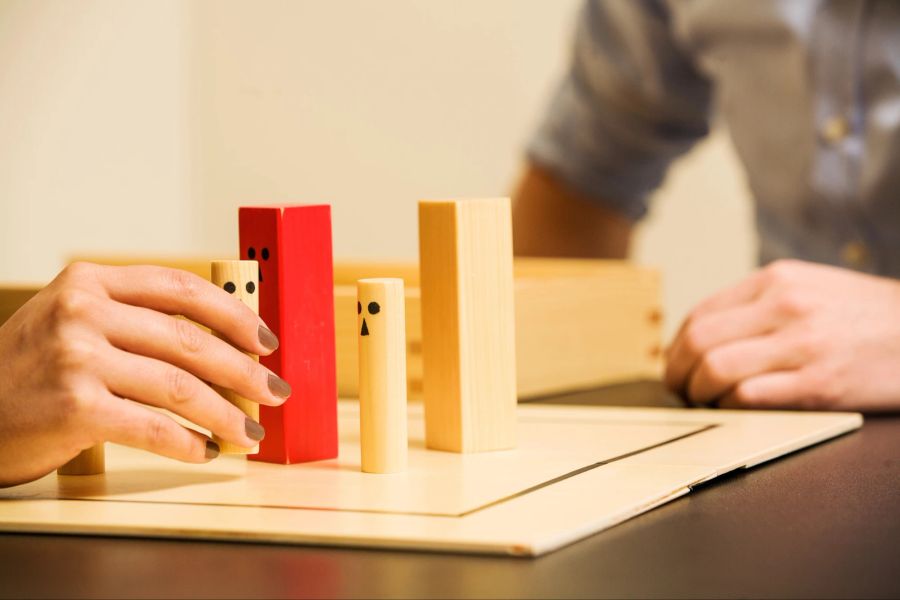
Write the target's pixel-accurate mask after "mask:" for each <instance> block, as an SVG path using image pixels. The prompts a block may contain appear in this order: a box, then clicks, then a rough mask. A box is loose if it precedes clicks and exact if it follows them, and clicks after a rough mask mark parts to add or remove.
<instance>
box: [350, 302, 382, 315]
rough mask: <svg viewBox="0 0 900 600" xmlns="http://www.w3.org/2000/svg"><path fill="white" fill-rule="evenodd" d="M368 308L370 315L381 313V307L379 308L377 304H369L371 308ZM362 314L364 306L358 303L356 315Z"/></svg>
mask: <svg viewBox="0 0 900 600" xmlns="http://www.w3.org/2000/svg"><path fill="white" fill-rule="evenodd" d="M366 308H368V309H369V314H370V315H377V314H378V313H379V312H381V307H380V306H378V303H377V302H369V306H367V307H366ZM361 312H362V304H360V303H359V302H357V303H356V314H359V313H361Z"/></svg>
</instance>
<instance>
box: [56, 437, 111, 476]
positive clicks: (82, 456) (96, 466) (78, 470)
mask: <svg viewBox="0 0 900 600" xmlns="http://www.w3.org/2000/svg"><path fill="white" fill-rule="evenodd" d="M105 471H106V452H105V450H104V448H103V444H98V445H96V446H92V447H90V448H88V449H87V450H82V451H81V452H79V453H78V456H76V457H75V458H73V459H72V460H70V461H69V462H67V463H66V464H64V465H63V466H61V467H60V468H59V469H57V470H56V472H57V473H59V474H60V475H100V474H101V473H104V472H105Z"/></svg>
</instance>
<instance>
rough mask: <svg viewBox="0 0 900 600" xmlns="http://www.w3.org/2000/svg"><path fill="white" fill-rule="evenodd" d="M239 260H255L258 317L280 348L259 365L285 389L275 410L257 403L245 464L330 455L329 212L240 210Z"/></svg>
mask: <svg viewBox="0 0 900 600" xmlns="http://www.w3.org/2000/svg"><path fill="white" fill-rule="evenodd" d="M238 221H239V225H240V245H241V249H240V256H241V258H243V259H248V260H256V261H258V262H259V315H260V317H262V319H263V321H265V322H266V325H268V326H269V328H271V329H272V331H273V332H275V335H277V336H278V339H279V341H280V342H281V343H280V346H279V348H278V350H276V351H275V352H274V353H272V354H271V355H270V356H262V357H260V362H261V363H262V364H263V365H265V366H266V367H268V368H269V369H271V370H272V371H274V372H275V373H277V374H278V375H280V376H281V377H282V378H283V379H285V380H286V381H287V382H288V383H290V384H291V388H292V391H291V397H290V398H288V400H287V402H285V403H284V404H283V405H282V406H279V407H271V406H260V411H259V416H260V422H261V423H262V425H263V427H265V428H266V437H265V439H264V440H263V441H262V443H261V444H260V447H259V453H258V454H256V455H251V456H250V459H252V460H261V461H265V462H272V463H280V464H291V463H299V462H307V461H313V460H322V459H327V458H335V457H336V456H337V455H338V439H337V382H336V376H335V355H334V264H333V259H332V251H331V207H330V206H327V205H315V206H253V207H242V208H241V209H240V211H239V217H238Z"/></svg>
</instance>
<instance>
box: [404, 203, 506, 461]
mask: <svg viewBox="0 0 900 600" xmlns="http://www.w3.org/2000/svg"><path fill="white" fill-rule="evenodd" d="M419 260H420V269H421V273H420V278H421V292H422V350H423V358H424V396H425V428H426V440H427V444H428V447H429V448H433V449H436V450H449V451H452V452H483V451H488V450H500V449H505V448H512V447H514V446H515V443H516V435H515V424H516V363H515V320H514V314H513V259H512V218H511V211H510V202H509V200H508V199H506V198H503V199H485V200H458V201H423V202H420V203H419Z"/></svg>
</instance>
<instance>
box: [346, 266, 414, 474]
mask: <svg viewBox="0 0 900 600" xmlns="http://www.w3.org/2000/svg"><path fill="white" fill-rule="evenodd" d="M405 301H406V300H405V297H404V293H403V280H402V279H360V280H359V281H358V282H357V301H356V313H357V323H358V331H359V442H360V451H361V454H362V470H363V471H365V472H366V473H398V472H400V471H405V470H406V454H407V445H408V442H407V432H406V431H407V427H406V418H407V417H406V316H405V308H404V303H405Z"/></svg>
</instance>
